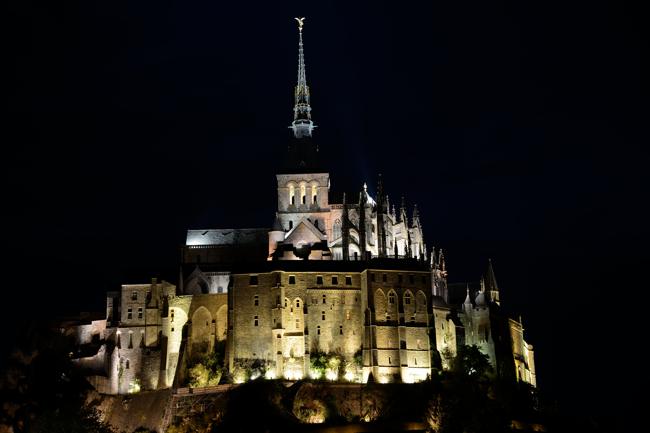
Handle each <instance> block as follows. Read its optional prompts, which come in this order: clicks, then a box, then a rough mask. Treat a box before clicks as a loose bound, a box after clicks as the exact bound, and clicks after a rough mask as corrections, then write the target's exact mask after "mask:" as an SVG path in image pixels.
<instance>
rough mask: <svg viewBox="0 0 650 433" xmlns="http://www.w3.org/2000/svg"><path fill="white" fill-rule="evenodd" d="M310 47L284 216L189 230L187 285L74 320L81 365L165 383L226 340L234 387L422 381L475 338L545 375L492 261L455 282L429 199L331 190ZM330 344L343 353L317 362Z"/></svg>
mask: <svg viewBox="0 0 650 433" xmlns="http://www.w3.org/2000/svg"><path fill="white" fill-rule="evenodd" d="M301 27H302V26H301ZM299 47H300V48H299V50H300V51H299V79H298V84H297V86H296V102H295V108H294V121H293V123H292V126H291V127H292V129H293V131H294V137H293V140H292V141H291V144H290V145H289V149H288V158H287V160H288V161H289V165H288V166H286V167H285V168H284V169H283V170H281V171H280V172H279V173H278V174H277V176H276V180H277V189H276V193H277V209H276V211H275V219H274V223H273V225H272V226H271V227H264V228H247V229H192V230H188V232H187V237H186V244H185V246H184V248H183V249H182V259H181V260H182V263H181V274H180V276H179V286H178V287H176V286H174V285H172V284H169V283H166V282H162V283H159V282H157V281H155V280H154V281H152V282H151V284H136V285H123V286H122V287H121V291H120V292H111V293H109V294H108V296H107V308H106V315H105V319H104V320H94V321H92V322H90V323H85V324H79V325H75V326H71V327H69V328H68V332H70V333H72V334H75V335H76V337H77V341H78V344H79V345H80V346H92V347H95V348H97V349H96V353H94V354H93V355H91V356H85V357H83V358H79V359H75V362H76V363H77V364H78V365H79V366H80V367H83V368H84V369H85V370H86V371H92V372H93V374H92V376H91V377H90V378H89V380H90V381H91V383H93V384H94V386H95V387H96V388H97V389H98V390H99V391H100V392H103V393H110V394H126V393H129V392H138V391H140V390H141V389H142V390H150V389H163V388H169V387H171V386H172V385H173V384H174V383H176V384H177V385H179V384H184V383H186V382H187V371H186V370H187V366H188V365H189V363H190V361H191V360H195V359H198V358H200V357H204V356H206V355H210V354H213V353H215V350H216V349H215V348H216V347H217V346H218V345H219V343H220V342H224V341H225V343H226V355H225V359H224V363H225V366H226V368H227V370H228V372H229V374H230V378H231V380H232V381H233V382H235V383H241V382H244V381H246V380H251V379H257V378H262V377H264V378H266V379H274V378H284V379H287V380H299V379H302V378H307V377H309V378H312V379H317V380H330V381H346V382H367V381H369V380H373V381H375V382H379V383H388V382H393V381H401V382H405V383H415V382H420V381H424V380H427V378H429V377H430V376H431V375H432V373H433V369H434V368H447V367H448V366H449V361H450V360H451V359H452V358H453V356H455V354H456V352H457V349H458V347H459V345H462V344H471V345H476V346H478V347H479V348H480V350H481V351H483V352H484V353H485V354H487V355H488V356H489V358H490V361H491V363H492V364H493V366H495V370H496V372H497V374H499V375H501V376H507V377H511V378H513V379H516V380H520V381H525V382H528V383H531V384H533V385H535V384H536V376H535V363H534V352H533V348H532V346H531V345H530V344H528V343H527V342H526V341H525V340H524V337H523V326H522V324H521V320H513V319H509V318H508V316H507V315H506V314H504V313H503V309H502V305H501V299H500V296H499V293H500V292H499V289H498V287H497V284H496V279H495V277H494V271H493V269H492V264H491V263H490V264H489V266H488V269H487V272H486V273H485V276H484V278H483V279H481V282H480V283H479V284H475V285H472V287H470V286H467V287H465V286H463V285H461V286H457V285H452V284H448V282H447V279H448V274H447V269H446V263H445V257H444V255H443V253H442V251H441V250H436V249H435V248H431V249H428V248H427V247H426V245H425V243H424V236H423V230H422V224H421V220H420V215H419V212H418V210H417V207H414V208H413V211H412V212H411V214H410V215H408V213H407V209H406V205H405V203H404V200H402V202H401V205H400V206H399V208H398V209H397V210H396V208H395V206H394V205H393V206H391V204H390V202H389V199H388V196H387V194H386V193H385V192H384V185H383V183H382V180H381V177H380V176H378V181H377V186H376V188H375V189H374V193H371V192H369V191H368V187H367V185H366V184H364V185H363V186H360V187H359V188H358V190H357V191H355V192H353V193H352V194H347V195H342V197H341V200H339V201H333V200H331V199H330V174H329V173H328V172H327V171H326V170H323V168H322V167H320V166H319V163H318V147H317V146H316V145H315V144H314V142H313V141H312V132H313V128H314V126H313V123H312V121H311V105H310V100H309V88H308V87H307V84H306V75H305V64H304V46H303V43H302V31H301V33H300V42H299ZM257 191H258V192H259V188H258V190H257ZM269 193H271V191H269ZM272 216H273V213H272V212H271V211H269V214H268V215H266V216H264V219H265V220H266V219H268V220H270V219H271V217H272ZM463 299H464V301H463ZM80 353H81V351H80ZM323 353H325V354H330V355H332V356H334V355H336V357H335V358H332V359H333V360H335V362H334V361H332V362H331V363H330V364H328V365H326V366H323V365H320V366H319V367H318V368H314V365H313V364H314V362H315V360H316V357H315V355H316V354H323ZM253 365H255V366H256V367H255V369H252V367H251V366H253ZM224 376H225V375H224Z"/></svg>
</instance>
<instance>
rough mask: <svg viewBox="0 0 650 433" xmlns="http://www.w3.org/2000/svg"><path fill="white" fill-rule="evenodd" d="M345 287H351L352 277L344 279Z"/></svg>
mask: <svg viewBox="0 0 650 433" xmlns="http://www.w3.org/2000/svg"><path fill="white" fill-rule="evenodd" d="M345 285H346V286H351V285H352V277H345Z"/></svg>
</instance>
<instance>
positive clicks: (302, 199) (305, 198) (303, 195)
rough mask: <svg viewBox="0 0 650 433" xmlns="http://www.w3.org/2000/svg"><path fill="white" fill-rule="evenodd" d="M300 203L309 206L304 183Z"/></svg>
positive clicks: (301, 188)
mask: <svg viewBox="0 0 650 433" xmlns="http://www.w3.org/2000/svg"><path fill="white" fill-rule="evenodd" d="M300 202H301V203H302V204H307V187H306V186H305V184H304V183H303V184H302V185H300Z"/></svg>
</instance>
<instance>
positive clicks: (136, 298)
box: [131, 291, 138, 301]
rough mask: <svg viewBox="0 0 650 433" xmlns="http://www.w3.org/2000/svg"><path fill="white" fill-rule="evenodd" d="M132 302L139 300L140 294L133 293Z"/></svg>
mask: <svg viewBox="0 0 650 433" xmlns="http://www.w3.org/2000/svg"><path fill="white" fill-rule="evenodd" d="M131 300H132V301H137V300H138V292H136V291H133V293H131Z"/></svg>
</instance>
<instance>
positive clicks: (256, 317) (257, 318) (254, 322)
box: [253, 316, 259, 326]
mask: <svg viewBox="0 0 650 433" xmlns="http://www.w3.org/2000/svg"><path fill="white" fill-rule="evenodd" d="M258 325H259V317H258V316H254V317H253V326H258Z"/></svg>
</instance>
